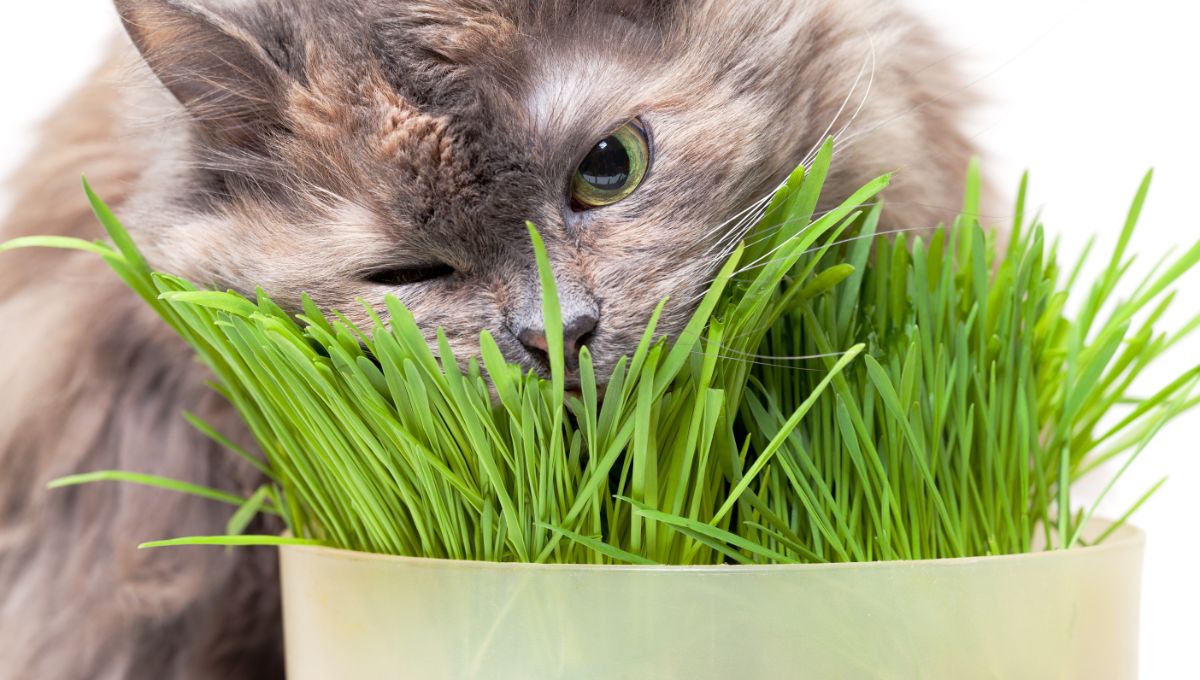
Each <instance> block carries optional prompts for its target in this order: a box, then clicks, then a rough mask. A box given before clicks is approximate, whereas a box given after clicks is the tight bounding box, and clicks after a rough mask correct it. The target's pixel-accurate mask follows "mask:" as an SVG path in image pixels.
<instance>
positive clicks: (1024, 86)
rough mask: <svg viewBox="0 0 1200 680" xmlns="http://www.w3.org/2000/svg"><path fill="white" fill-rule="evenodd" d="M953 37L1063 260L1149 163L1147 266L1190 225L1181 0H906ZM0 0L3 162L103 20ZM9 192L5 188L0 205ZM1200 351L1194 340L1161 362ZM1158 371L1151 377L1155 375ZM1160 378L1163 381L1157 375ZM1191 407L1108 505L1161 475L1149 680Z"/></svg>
mask: <svg viewBox="0 0 1200 680" xmlns="http://www.w3.org/2000/svg"><path fill="white" fill-rule="evenodd" d="M911 2H912V3H913V4H914V5H915V6H916V7H917V8H918V9H919V10H920V11H922V12H924V13H925V14H927V15H929V17H930V18H931V19H932V20H933V21H934V22H935V23H937V24H938V25H939V26H941V27H943V28H944V29H945V32H946V35H947V36H948V37H949V39H950V41H951V42H952V43H953V44H954V45H955V46H956V47H957V48H958V49H960V50H961V53H960V55H959V57H958V58H959V59H960V60H961V63H962V64H963V67H964V70H965V71H966V72H967V73H968V75H969V76H970V80H971V81H972V82H973V85H972V89H973V90H974V91H976V92H978V93H979V94H980V95H983V96H985V97H987V98H989V99H990V100H991V103H990V104H989V105H988V106H987V107H986V108H985V109H984V110H983V111H981V112H980V114H979V115H978V116H977V118H976V119H975V120H974V121H973V122H972V125H971V128H970V130H971V133H972V134H973V135H975V136H976V138H977V139H978V140H979V141H980V143H981V144H983V146H984V148H985V149H986V150H987V155H986V157H985V161H986V166H985V167H986V168H987V169H989V170H990V172H991V173H992V174H993V175H994V176H995V177H996V178H997V179H998V180H1000V181H1001V182H1003V186H1005V187H1015V185H1016V182H1017V180H1018V178H1019V176H1020V172H1021V171H1022V170H1024V169H1026V168H1028V169H1030V170H1032V173H1033V175H1032V176H1033V198H1034V203H1035V205H1041V206H1043V207H1044V215H1045V221H1046V224H1047V226H1048V227H1049V229H1050V230H1051V233H1053V234H1058V235H1061V236H1062V238H1063V244H1064V248H1063V253H1064V255H1065V258H1064V259H1070V258H1072V257H1073V256H1074V255H1075V254H1076V253H1078V252H1079V250H1080V248H1081V247H1082V244H1083V242H1084V240H1085V239H1086V238H1087V236H1088V235H1089V234H1093V233H1095V234H1098V235H1099V243H1098V245H1099V246H1100V252H1104V247H1105V246H1107V245H1109V244H1111V243H1112V241H1113V238H1114V237H1115V235H1116V233H1117V232H1118V230H1119V228H1120V225H1121V222H1122V219H1123V216H1124V212H1125V210H1126V208H1127V206H1128V202H1129V200H1130V199H1131V197H1132V196H1133V193H1134V190H1135V189H1136V188H1137V185H1138V182H1139V181H1140V179H1141V176H1142V174H1143V173H1144V172H1145V170H1146V169H1148V168H1150V167H1151V166H1153V167H1155V168H1156V177H1155V185H1154V189H1153V190H1152V192H1151V198H1150V203H1149V206H1148V209H1147V210H1146V212H1145V215H1144V220H1143V223H1142V224H1143V226H1142V228H1141V230H1140V231H1139V236H1138V237H1137V238H1136V239H1135V245H1134V248H1135V250H1136V251H1137V252H1139V253H1141V255H1142V257H1143V261H1142V264H1146V263H1148V262H1153V261H1155V260H1157V258H1158V257H1159V256H1160V255H1161V254H1163V253H1165V252H1167V251H1168V250H1170V249H1171V248H1173V247H1176V246H1180V245H1185V244H1187V245H1190V242H1192V241H1194V240H1196V239H1197V238H1200V217H1198V216H1197V212H1196V209H1195V206H1196V203H1197V201H1196V199H1197V195H1198V191H1197V189H1198V188H1200V167H1198V165H1197V163H1198V161H1200V132H1198V130H1197V126H1198V125H1200V105H1198V103H1197V102H1198V97H1197V92H1196V90H1197V85H1198V83H1200V75H1198V74H1197V71H1198V70H1200V36H1197V34H1196V30H1197V24H1198V22H1200V10H1198V9H1197V5H1196V3H1192V2H1189V1H1187V0H1142V1H1141V2H1136V3H1135V2H1129V1H1124V2H1122V1H1118V0H1092V1H1090V2H1088V1H1080V0H1007V1H1006V2H980V1H979V0H974V1H972V0H911ZM6 4H7V5H8V6H6V7H5V8H4V9H2V10H0V93H3V94H2V95H0V97H2V98H0V172H2V173H3V174H5V175H7V174H9V173H10V172H11V171H12V170H13V169H14V168H15V167H16V165H17V163H18V161H19V158H20V156H21V155H22V153H24V152H25V151H26V150H27V145H28V143H29V140H30V137H31V135H32V133H33V126H34V124H35V122H36V121H37V120H38V119H39V117H41V116H42V115H44V113H45V112H46V111H47V110H48V109H49V108H50V107H52V106H53V105H55V104H56V103H57V102H58V101H59V100H60V98H61V97H63V96H64V94H65V93H66V92H67V91H68V90H69V89H70V88H71V87H72V85H73V84H75V83H77V82H78V81H79V80H80V79H81V78H82V77H83V76H84V75H85V74H86V72H87V71H88V70H89V69H90V68H91V67H92V65H93V63H94V60H95V58H96V55H97V53H98V52H99V50H100V49H101V47H102V45H103V43H104V41H105V39H106V38H107V36H108V35H110V31H111V30H113V29H112V27H113V25H114V24H113V20H112V9H111V6H110V4H109V3H108V2H106V1H105V0H55V1H54V2H38V3H34V2H20V3H11V4H8V3H6ZM4 205H5V197H4V196H2V195H0V208H2V207H3V206H4ZM1182 285H1183V287H1184V288H1185V291H1190V292H1191V294H1190V295H1188V294H1185V295H1181V296H1180V303H1181V305H1180V309H1178V310H1177V314H1176V315H1175V316H1173V317H1171V318H1169V319H1168V322H1169V323H1173V324H1176V325H1177V324H1179V323H1182V321H1183V319H1185V318H1186V317H1187V316H1188V314H1186V312H1188V311H1191V312H1192V313H1195V312H1197V311H1200V276H1193V277H1192V278H1190V279H1188V280H1186V281H1185V283H1184V284H1182ZM1196 363H1200V338H1197V339H1193V341H1192V342H1190V343H1188V344H1187V345H1186V346H1184V347H1181V348H1180V349H1179V351H1178V352H1176V353H1175V355H1174V360H1173V362H1172V366H1171V370H1176V371H1177V370H1182V369H1183V368H1184V367H1185V366H1191V365H1194V364H1196ZM1163 379H1169V372H1168V373H1161V374H1159V375H1157V376H1151V383H1154V384H1162V383H1161V381H1162V380H1163ZM1156 381H1157V382H1156ZM1198 422H1200V413H1197V414H1196V415H1194V416H1191V417H1188V418H1186V419H1185V421H1184V422H1181V423H1178V424H1176V425H1175V426H1173V427H1171V428H1170V429H1169V430H1166V431H1164V432H1163V433H1162V434H1161V435H1160V438H1159V439H1158V441H1157V443H1156V444H1155V445H1153V446H1152V447H1151V448H1150V449H1149V450H1148V451H1147V453H1146V454H1145V457H1144V458H1143V459H1141V460H1140V461H1138V463H1137V464H1136V465H1135V466H1134V468H1133V469H1132V470H1131V473H1130V475H1129V476H1128V477H1127V478H1126V479H1125V482H1124V483H1123V484H1122V485H1121V486H1120V487H1119V489H1118V490H1117V492H1116V493H1115V494H1114V495H1113V496H1112V498H1111V502H1110V503H1107V504H1106V508H1107V511H1108V513H1109V514H1110V515H1117V514H1120V512H1121V511H1123V510H1124V508H1125V507H1127V506H1128V504H1129V503H1131V502H1132V501H1133V500H1134V499H1136V498H1137V497H1138V495H1140V493H1141V492H1142V491H1143V490H1144V489H1146V488H1148V487H1149V486H1150V485H1151V484H1153V483H1154V482H1155V481H1157V480H1158V479H1159V478H1160V477H1162V476H1164V475H1170V481H1169V482H1168V483H1167V485H1166V486H1165V487H1164V488H1163V489H1162V490H1161V491H1160V493H1159V494H1158V495H1157V496H1156V497H1155V498H1154V499H1153V500H1152V501H1151V502H1150V504H1149V505H1147V506H1146V507H1145V508H1144V509H1143V510H1142V511H1141V512H1140V513H1139V515H1138V516H1137V519H1136V521H1137V523H1138V524H1140V525H1141V526H1143V527H1144V528H1146V529H1147V530H1148V532H1149V534H1150V542H1149V547H1148V552H1147V561H1146V575H1145V576H1146V578H1145V592H1144V606H1143V633H1142V656H1143V660H1142V669H1143V677H1146V678H1151V679H1158V678H1181V677H1196V676H1195V675H1194V673H1195V672H1196V671H1195V652H1196V650H1195V646H1196V645H1197V644H1198V643H1200V624H1198V623H1197V619H1196V617H1197V612H1200V569H1198V564H1197V562H1196V561H1195V558H1196V557H1197V554H1196V551H1195V548H1194V546H1195V545H1196V520H1197V519H1200V512H1198V511H1197V508H1198V507H1200V445H1198V443H1200V426H1198V424H1197V423H1198Z"/></svg>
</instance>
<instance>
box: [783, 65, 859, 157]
mask: <svg viewBox="0 0 1200 680" xmlns="http://www.w3.org/2000/svg"><path fill="white" fill-rule="evenodd" d="M868 63H869V58H868V59H864V60H863V63H862V66H860V67H859V69H858V75H857V76H855V77H854V82H852V83H851V84H850V90H849V91H848V92H846V96H845V97H844V98H843V99H842V104H841V106H839V107H838V110H837V111H836V112H835V113H834V114H833V119H832V120H830V121H829V125H828V126H826V127H825V130H824V132H822V133H821V134H820V135H818V136H817V141H816V142H815V143H814V144H813V146H812V148H810V149H809V150H808V152H807V153H805V154H804V156H803V160H801V161H800V164H801V165H803V166H804V167H806V168H807V167H808V166H810V165H811V164H812V162H813V161H814V160H815V159H816V157H817V153H819V152H820V149H821V146H822V145H824V144H825V140H826V139H827V138H828V137H829V133H830V132H831V131H832V130H833V126H835V125H837V122H838V119H840V118H841V117H842V113H844V112H845V111H846V107H847V106H849V104H850V100H851V98H853V97H854V92H855V90H857V89H858V84H859V83H860V82H862V77H863V74H864V73H866V70H867V64H868ZM871 77H872V79H873V78H874V73H872V74H871Z"/></svg>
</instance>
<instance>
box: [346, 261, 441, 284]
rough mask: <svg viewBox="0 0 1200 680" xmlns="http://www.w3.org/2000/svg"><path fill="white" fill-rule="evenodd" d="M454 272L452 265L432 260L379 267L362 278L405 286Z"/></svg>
mask: <svg viewBox="0 0 1200 680" xmlns="http://www.w3.org/2000/svg"><path fill="white" fill-rule="evenodd" d="M454 273H455V270H454V267H451V266H450V265H448V264H443V263H440V262H434V263H430V264H422V265H412V266H404V267H390V268H387V269H380V270H376V271H372V272H368V273H366V274H365V275H364V276H363V279H364V280H365V281H367V282H368V283H374V284H377V285H381V286H389V287H390V286H407V285H412V284H415V283H428V282H430V281H436V280H437V279H443V278H446V277H448V276H452V275H453V274H454Z"/></svg>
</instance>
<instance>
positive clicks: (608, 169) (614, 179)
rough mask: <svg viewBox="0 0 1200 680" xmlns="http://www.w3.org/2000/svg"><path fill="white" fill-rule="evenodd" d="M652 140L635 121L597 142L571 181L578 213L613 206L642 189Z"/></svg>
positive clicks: (638, 122)
mask: <svg viewBox="0 0 1200 680" xmlns="http://www.w3.org/2000/svg"><path fill="white" fill-rule="evenodd" d="M650 160H651V149H650V139H649V135H648V133H647V129H646V126H645V124H644V123H643V122H642V121H641V120H640V119H634V120H631V121H629V122H628V123H626V124H624V125H622V126H621V127H619V128H617V129H616V130H614V131H613V133H612V134H610V135H608V136H607V137H605V138H604V139H602V140H600V141H599V142H597V143H596V146H594V147H592V149H591V151H589V152H588V154H587V155H586V156H584V158H583V161H581V162H580V163H579V168H578V169H577V170H576V171H575V177H574V178H573V179H572V181H571V203H572V205H573V206H574V207H575V208H576V209H577V210H591V209H593V208H602V207H604V206H606V205H612V204H614V203H617V202H618V201H621V200H624V199H626V198H628V197H629V195H630V194H632V193H633V192H634V191H637V188H638V187H639V186H641V184H642V181H643V180H644V179H645V178H646V173H647V172H648V171H649V170H650Z"/></svg>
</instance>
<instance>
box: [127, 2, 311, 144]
mask: <svg viewBox="0 0 1200 680" xmlns="http://www.w3.org/2000/svg"><path fill="white" fill-rule="evenodd" d="M116 6H117V11H118V12H119V13H120V15H121V20H122V22H123V23H124V24H125V30H126V31H127V32H128V33H129V36H130V38H132V39H133V43H134V45H136V46H137V48H138V51H140V52H141V53H142V57H143V58H144V59H145V60H146V63H147V64H148V65H149V66H150V68H151V70H153V71H154V73H155V75H156V76H157V77H158V79H159V80H160V81H162V83H163V85H165V86H166V87H167V89H169V90H170V91H171V93H172V94H174V95H175V98H176V99H178V100H179V101H180V103H182V104H183V105H184V107H185V108H186V109H187V110H188V112H189V113H190V114H191V116H192V117H193V118H194V119H195V120H196V122H197V123H198V124H199V126H200V129H201V130H202V131H204V132H205V133H207V134H208V135H210V136H211V137H213V138H215V139H216V140H218V141H222V142H227V143H230V144H235V145H246V144H252V143H253V142H254V140H256V139H259V138H261V135H262V134H264V133H265V132H266V131H268V130H269V129H271V128H272V127H274V126H277V125H279V123H280V121H281V107H282V102H283V97H284V96H285V94H286V90H287V88H288V87H289V85H290V84H291V82H293V81H292V78H291V76H289V74H287V73H286V72H285V71H284V70H283V69H282V68H280V66H279V65H278V64H277V63H276V62H275V61H274V60H273V59H272V57H271V55H270V54H268V53H267V51H266V50H265V49H264V48H263V47H262V45H261V44H260V42H259V41H258V40H257V39H256V38H255V37H254V36H253V35H251V34H250V32H249V31H247V30H246V29H245V28H243V27H242V26H240V25H238V24H237V23H235V22H233V21H230V20H228V19H226V18H224V17H222V16H219V15H217V14H215V13H213V12H211V11H209V10H207V9H204V8H202V7H200V6H198V5H197V4H195V3H192V2H188V1H187V0H116Z"/></svg>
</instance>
